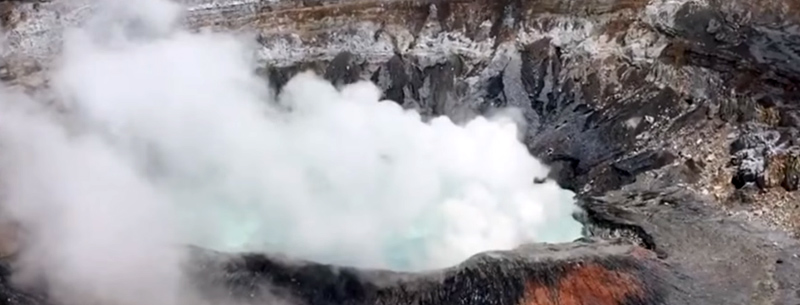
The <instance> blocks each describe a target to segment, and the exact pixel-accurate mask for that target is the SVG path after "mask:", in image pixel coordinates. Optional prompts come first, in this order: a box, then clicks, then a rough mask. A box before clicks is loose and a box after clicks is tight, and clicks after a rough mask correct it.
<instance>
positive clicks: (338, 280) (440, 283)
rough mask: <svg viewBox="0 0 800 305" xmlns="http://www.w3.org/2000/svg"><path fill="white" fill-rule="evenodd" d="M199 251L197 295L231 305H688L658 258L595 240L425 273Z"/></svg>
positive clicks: (490, 255) (525, 249) (490, 256)
mask: <svg viewBox="0 0 800 305" xmlns="http://www.w3.org/2000/svg"><path fill="white" fill-rule="evenodd" d="M196 251H197V252H195V256H194V260H192V266H191V268H192V269H194V270H195V272H196V273H195V274H196V276H195V277H194V278H196V279H198V282H197V285H198V287H200V288H201V289H202V291H203V292H204V294H206V295H207V296H208V298H209V299H215V298H216V299H215V300H218V302H220V303H225V304H230V302H231V301H232V300H233V302H236V303H237V304H238V303H241V304H263V303H264V302H265V300H283V301H287V302H290V303H291V304H498V305H517V304H519V305H550V304H597V305H605V304H608V305H612V304H613V305H617V304H631V305H633V304H683V303H682V302H684V301H686V300H687V296H686V291H685V289H688V288H687V287H685V286H684V285H685V284H686V283H680V282H679V281H677V279H676V277H675V275H674V274H671V273H670V271H669V269H668V268H667V267H666V266H665V265H664V264H663V263H662V262H660V261H658V260H657V259H656V257H655V255H654V254H653V253H652V252H650V251H647V250H645V249H643V248H640V247H637V246H631V245H625V244H619V243H608V242H595V241H591V240H590V241H583V242H576V243H573V244H565V245H549V246H548V245H541V244H539V245H524V246H521V247H519V248H517V249H514V250H511V251H496V252H486V253H481V254H478V255H475V256H473V257H471V258H470V259H468V260H466V261H465V262H463V263H461V264H459V265H458V266H455V267H452V268H448V269H444V270H440V271H432V272H426V273H397V272H390V271H374V270H357V269H353V268H346V267H336V266H329V265H321V264H315V263H310V262H302V263H298V262H296V261H291V260H289V261H287V260H286V259H284V258H275V257H270V256H267V255H263V254H244V255H231V254H222V253H215V252H209V251H207V250H202V249H196ZM676 287H680V289H676ZM220 296H222V297H220Z"/></svg>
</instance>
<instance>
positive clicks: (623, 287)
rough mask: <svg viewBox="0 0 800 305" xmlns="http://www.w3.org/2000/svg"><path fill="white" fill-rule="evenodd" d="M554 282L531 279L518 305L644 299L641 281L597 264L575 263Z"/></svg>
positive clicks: (608, 304)
mask: <svg viewBox="0 0 800 305" xmlns="http://www.w3.org/2000/svg"><path fill="white" fill-rule="evenodd" d="M572 268H573V269H572V270H570V271H568V272H567V273H566V274H565V275H564V276H563V277H562V278H561V279H559V280H558V281H557V283H556V285H555V286H554V287H553V286H548V285H544V284H542V283H541V282H538V281H531V282H529V283H528V287H527V290H526V294H525V299H524V300H523V301H522V302H521V305H583V304H593V305H618V304H619V305H621V304H630V303H629V301H630V300H637V299H644V298H645V297H644V291H643V289H642V285H641V283H640V282H639V281H638V280H637V279H636V278H635V276H633V275H632V274H628V273H625V272H621V271H615V270H611V269H608V268H606V267H604V266H602V265H599V264H594V263H592V264H585V265H582V264H576V265H575V266H573V267H572Z"/></svg>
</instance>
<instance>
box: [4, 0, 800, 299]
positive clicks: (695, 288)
mask: <svg viewBox="0 0 800 305" xmlns="http://www.w3.org/2000/svg"><path fill="white" fill-rule="evenodd" d="M184 2H185V3H187V4H188V5H189V7H190V8H189V10H188V14H187V16H186V19H185V23H186V25H187V26H190V27H193V28H200V27H210V28H214V29H219V30H236V31H243V32H249V33H252V34H253V37H254V39H255V40H257V41H258V42H259V43H261V45H262V46H263V48H262V50H261V51H260V52H259V56H260V59H262V60H263V66H262V67H259V68H258V72H259V73H261V74H262V75H264V77H265V78H266V79H268V80H269V83H270V84H271V85H272V86H274V87H275V89H276V90H280V87H281V86H282V85H283V84H285V82H286V81H287V80H288V79H289V77H291V76H292V75H293V74H295V73H297V72H298V71H302V70H307V69H312V70H316V71H317V72H318V73H320V74H322V75H324V76H325V77H326V78H328V79H330V80H331V81H333V82H334V83H337V84H345V83H351V82H354V81H356V80H358V79H371V80H373V81H374V82H376V83H377V84H378V85H380V86H381V88H383V89H384V95H385V97H386V98H388V99H391V100H394V101H396V102H397V103H399V104H401V105H403V106H404V107H407V108H413V109H417V110H418V111H420V112H421V113H423V114H425V115H427V116H433V115H448V116H450V117H451V118H453V119H454V120H456V121H461V120H465V119H468V118H470V117H472V116H475V115H479V114H486V113H491V112H492V111H494V110H496V109H498V108H502V107H506V106H512V107H516V108H517V109H519V110H520V111H521V113H522V115H523V117H524V118H525V119H526V121H527V129H526V137H525V142H526V144H527V145H528V147H529V148H530V150H531V152H532V153H534V154H535V155H536V156H538V157H540V158H542V159H543V160H545V161H546V162H547V163H548V164H550V165H551V166H552V168H553V174H552V177H550V178H552V179H555V180H556V181H558V182H559V184H560V185H562V186H563V187H565V188H569V189H572V190H574V191H576V192H578V193H579V199H580V203H581V205H582V206H583V207H584V208H585V209H586V213H585V214H584V215H581V219H582V220H583V221H584V222H585V224H586V233H587V235H592V236H595V237H603V238H615V237H622V238H623V239H625V240H627V241H628V243H631V244H635V245H638V246H641V247H643V248H646V249H649V250H652V251H655V252H656V253H657V254H658V256H659V257H660V259H659V260H660V261H661V262H662V263H664V264H666V265H665V266H667V268H668V270H669V272H668V273H674V274H679V275H680V276H679V279H680V280H679V281H677V282H669V283H672V284H674V285H676V286H669V285H667V286H664V287H667V288H665V289H667V290H670V291H673V292H675V293H676V294H680V295H681V298H684V297H685V299H681V300H680V301H676V300H675V299H669V298H668V299H664V301H663V302H662V301H658V300H655V299H652V300H648V302H644V303H642V302H639V303H624V301H619V300H617V301H616V302H617V303H612V302H610V301H609V302H607V304H662V303H663V304H798V303H800V287H798V285H800V272H798V271H800V259H799V258H798V257H797V255H796V254H795V253H798V242H797V241H796V240H795V239H794V238H792V237H791V236H790V233H794V231H796V230H797V228H798V227H800V222H798V221H797V220H798V219H800V208H798V200H797V197H796V195H797V194H796V193H795V192H796V190H797V189H798V187H800V149H798V148H797V147H798V142H797V141H798V138H797V135H798V132H799V131H798V128H800V113H799V112H798V110H800V108H799V107H798V106H797V105H795V103H794V102H795V100H796V99H797V97H798V94H799V93H800V90H798V87H797V85H796V84H798V81H800V55H798V54H800V45H799V44H800V31H798V29H800V20H799V19H800V17H798V16H800V15H798V12H800V4H798V3H795V2H796V1H794V0H782V1H745V0H732V1H716V0H707V1H689V0H670V1H667V0H650V1H645V0H592V1H588V0H586V1H584V0H541V1H522V0H504V1H488V0H459V1H456V0H416V1H412V0H362V1H357V0H324V1H233V0H228V1H212V0H194V1H189V0H184ZM3 5H4V6H3V9H2V10H0V12H3V13H2V15H3V16H4V17H3V18H0V19H1V20H3V22H2V23H3V25H4V26H5V27H7V29H8V30H9V34H8V37H7V41H8V43H9V45H10V47H9V48H7V49H6V50H5V52H4V54H3V60H4V63H5V67H4V68H3V69H2V70H0V72H2V73H0V76H2V78H3V79H7V80H8V81H9V82H10V83H13V84H16V85H19V86H21V87H23V88H28V89H36V88H41V87H46V85H47V84H46V80H45V79H42V77H41V75H40V74H39V73H38V71H40V70H42V69H46V67H47V66H48V65H49V63H50V60H51V59H52V57H53V55H54V54H56V53H57V52H58V51H59V44H58V42H59V41H60V37H59V33H60V29H62V28H63V27H64V26H67V25H74V24H78V23H80V22H81V20H83V18H85V16H86V14H87V12H88V11H90V10H91V6H88V5H86V3H85V2H82V1H51V2H45V3H34V2H21V3H12V2H6V3H4V4H3ZM563 247H564V249H562V252H564V253H567V254H564V255H566V256H567V257H571V255H572V254H570V253H573V252H575V251H576V250H575V249H572V248H570V247H571V246H567V245H565V246H563ZM575 247H577V248H581V249H584V250H581V251H589V250H586V249H587V248H585V247H583V246H575ZM589 248H592V247H591V246H590V247H589ZM592 249H594V248H592ZM591 251H596V252H593V253H595V254H594V255H597V257H600V259H602V257H605V256H608V255H609V254H607V253H605V254H603V252H602V251H601V250H599V249H594V250H591ZM609 257H613V255H610V256H609ZM236 260H240V263H237V264H232V265H229V266H228V267H226V268H228V269H230V268H234V269H235V270H229V271H230V272H232V273H237V272H239V271H236V270H244V271H241V272H244V273H247V274H249V276H253V277H261V276H263V277H270V276H276V275H274V274H275V273H274V272H275V271H271V270H275V269H274V268H277V267H274V266H273V267H270V268H271V269H252V268H254V267H252V265H248V264H255V263H254V262H253V261H261V263H258V264H261V265H264V264H266V263H265V262H270V261H271V260H269V259H267V258H264V257H259V256H252V255H251V256H243V257H240V258H237V259H236ZM241 260H243V261H244V263H241ZM242 264H244V265H242ZM465 264H469V262H467V263H465ZM503 264H506V263H505V262H499V261H496V262H493V263H492V264H486V265H480V266H481V267H478V268H477V270H480V272H479V271H475V272H477V273H467V274H463V275H459V276H458V277H457V278H458V279H459V280H460V281H466V282H469V281H472V280H473V279H474V281H476V283H477V282H479V281H482V280H486V279H491V281H493V282H497V283H505V282H503V281H506V280H508V281H511V280H512V279H513V280H514V281H516V283H521V282H523V281H522V280H520V278H519V275H518V274H516V273H514V274H516V275H514V274H509V273H503V272H500V271H495V269H492V268H496V266H502V265H503ZM553 264H556V265H557V264H558V263H557V262H556V263H553ZM231 266H233V267H231ZM311 266H316V265H313V264H311ZM491 266H495V267H491ZM603 266H606V267H608V266H609V265H603ZM237 268H238V269H237ZM326 268H329V267H326ZM482 268H486V269H482ZM508 268H511V267H508ZM542 268H545V269H546V268H549V267H548V266H544V267H542ZM608 268H610V267H608ZM636 268H639V267H636ZM636 268H634V269H636ZM312 269H314V268H312ZM467 269H469V268H467ZM512 269H513V268H512ZM523 269H524V268H523ZM314 270H316V269H314ZM464 270H466V269H464ZM470 270H471V269H470ZM637 270H639V269H637ZM280 272H284V271H280ZM298 272H300V271H298ZM305 272H310V273H315V272H317V271H313V272H312V271H303V272H300V273H302V274H310V273H305ZM320 272H327V271H320ZM353 272H356V271H353ZM447 272H456V273H457V271H445V273H447ZM493 272H500V273H499V274H503V275H504V276H498V275H497V274H495V273H493ZM559 272H561V271H559ZM270 274H272V275H270ZM545 274H550V273H548V272H545ZM558 274H561V273H558ZM505 275H508V277H506V276H505ZM298 276H300V275H298ZM541 276H542V277H541V278H547V277H550V278H553V277H554V278H560V277H561V275H558V276H556V275H541ZM333 279H334V280H330V279H329V280H327V281H328V282H325V283H321V284H319V285H323V286H325V285H333V284H332V283H333V282H336V283H340V284H341V285H342V286H335V285H334V286H330V287H339V288H335V289H334V288H331V289H333V290H332V291H333V292H331V294H330V295H328V296H325V297H319V296H314V295H309V294H307V293H306V292H305V291H307V290H304V289H308V288H303V287H322V286H314V285H317V284H313V285H312V284H303V285H311V286H303V285H301V284H297V285H300V286H292V285H295V284H287V283H286V282H283V284H280V285H283V286H282V287H294V288H287V289H289V290H290V291H292V289H296V290H295V292H294V297H297V298H301V299H304V300H306V301H307V302H308V303H310V304H321V303H325V304H327V303H332V304H333V303H336V304H355V303H369V302H372V301H375V300H380V301H384V300H387V299H381V298H380V297H377V296H375V295H372V296H370V298H368V299H364V298H361V299H358V298H356V299H352V300H351V299H348V298H346V297H342V296H349V295H351V294H341V291H342V290H344V291H350V290H349V289H355V290H354V291H360V289H365V288H363V287H364V286H363V285H362V284H363V283H360V282H359V284H357V285H355V286H351V285H349V284H348V283H349V282H348V281H349V280H348V279H346V278H343V275H341V273H340V274H339V275H337V276H335V277H333ZM479 279H480V280H479ZM271 281H273V284H275V283H274V281H277V280H276V279H274V278H273V279H272V280H271ZM331 281H332V282H331ZM340 281H341V282H340ZM491 281H490V282H491ZM422 282H424V281H422ZM649 283H650V282H647V283H645V284H644V285H645V286H647V287H648V288H647V289H654V290H653V291H660V290H659V289H661V288H657V287H662V286H658V285H657V286H652V287H653V288H650V287H651V286H649V285H650V284H649ZM676 283H677V284H676ZM242 285H244V286H247V285H249V284H247V283H244V284H242ZM280 285H279V286H280ZM426 285H428V284H426ZM429 285H431V286H430V287H436V288H435V289H434V288H431V289H433V290H431V291H444V290H436V289H445V288H442V287H441V286H436V285H434V284H429ZM498 285H500V286H498V287H506V288H507V287H511V286H504V285H506V284H498ZM423 286H425V285H423ZM298 287H299V288H298ZM325 287H329V286H325ZM354 287H355V288H354ZM425 287H428V286H425ZM455 287H461V286H454V288H452V289H456V290H457V291H449V292H447V293H450V294H447V293H445V294H444V295H446V296H447V297H442V298H439V297H433V296H431V297H428V296H425V297H423V296H419V295H414V296H411V297H409V298H410V299H414V300H417V301H419V302H420V303H437V304H438V303H441V302H446V301H452V299H447V298H449V297H453V296H460V297H462V298H463V299H461V300H459V301H458V303H461V304H468V303H469V304H472V303H492V304H500V303H502V304H506V303H507V301H496V302H495V299H492V300H482V299H468V297H473V295H458V293H464V294H466V293H467V291H460V290H458V289H459V288H455ZM464 287H479V286H464ZM515 287H516V286H515ZM687 287H689V288H691V289H689V288H687ZM423 288H424V287H423ZM684 288H685V289H684ZM370 289H373V288H370ZM403 289H405V288H403ZM465 289H472V288H465ZM475 289H477V288H475ZM423 290H424V289H423ZM423 290H413V289H412V290H402V291H405V292H404V293H410V294H414V293H423V292H420V291H423ZM445 290H446V289H445ZM322 291H329V290H325V289H323V290H322ZM369 291H374V290H369ZM508 291H509V293H517V295H515V297H517V299H514V300H516V301H515V302H523V301H520V300H522V299H519V298H518V297H519V295H518V293H519V289H517V290H513V289H511V290H508ZM347 293H352V291H350V292H347ZM425 293H430V294H431V295H437V294H436V293H435V292H425ZM443 293H444V292H443ZM486 295H491V296H493V297H497V296H498V295H497V294H496V292H494V294H493V293H489V292H487V294H486ZM504 297H508V296H504ZM402 299H403V300H406V299H404V298H402ZM509 300H510V299H509ZM526 300H527V299H526ZM651 301H652V302H651ZM376 302H377V301H376ZM392 302H395V300H391V301H387V303H392ZM509 302H510V301H509ZM524 302H527V303H526V304H530V305H533V304H540V305H542V304H551V303H547V302H543V301H524ZM20 304H22V303H20ZM562 304H598V303H580V302H578V301H574V302H572V303H570V302H568V301H564V302H562ZM602 304H606V303H602Z"/></svg>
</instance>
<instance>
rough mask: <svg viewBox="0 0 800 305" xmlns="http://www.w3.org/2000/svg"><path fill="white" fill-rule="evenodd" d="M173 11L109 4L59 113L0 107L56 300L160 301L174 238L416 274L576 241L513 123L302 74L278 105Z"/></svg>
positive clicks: (77, 62) (20, 200) (34, 255)
mask: <svg viewBox="0 0 800 305" xmlns="http://www.w3.org/2000/svg"><path fill="white" fill-rule="evenodd" d="M179 11H180V10H179V9H178V8H176V6H174V5H173V4H171V3H167V2H164V1H161V0H147V1H113V2H110V1H109V2H108V3H106V7H105V10H102V11H101V12H102V14H100V15H98V17H97V18H95V19H93V20H92V22H90V23H88V25H87V26H86V27H85V28H82V29H76V30H73V31H71V32H69V33H67V35H66V42H65V51H64V54H63V56H62V58H61V61H60V63H61V64H60V65H59V66H58V67H57V69H54V70H53V72H52V74H51V78H52V83H53V86H54V89H53V90H54V91H55V93H56V95H57V96H58V97H59V100H60V101H61V102H63V103H65V104H66V106H67V108H68V109H69V114H68V115H65V116H59V115H57V114H55V113H53V112H52V111H50V110H48V109H43V108H38V106H37V105H38V104H37V103H36V102H35V101H33V100H30V99H29V98H27V97H24V96H19V95H14V94H12V93H9V92H7V90H4V91H5V92H3V93H2V95H0V106H1V107H2V109H0V157H2V159H0V161H2V168H0V177H2V183H3V190H4V198H3V200H4V207H5V208H6V209H7V210H8V212H10V213H11V214H12V215H14V216H15V217H16V218H17V219H18V220H19V221H20V222H22V223H23V225H24V226H26V228H28V229H29V230H30V240H29V241H28V246H29V249H28V250H27V251H26V255H25V256H24V257H23V259H24V262H26V263H25V265H26V266H27V267H28V268H31V266H36V268H38V269H41V270H45V272H44V274H45V277H46V278H47V280H48V282H49V283H50V284H51V288H52V289H53V290H54V292H53V293H54V295H55V296H61V297H62V298H63V299H69V298H76V297H85V296H86V295H89V296H92V297H96V298H101V299H111V300H113V302H114V303H116V304H123V305H124V304H126V303H130V304H174V303H175V302H176V301H175V299H174V298H175V294H174V292H175V291H176V290H177V288H176V286H175V283H177V282H178V277H179V274H180V273H179V272H178V265H179V264H178V263H179V262H180V259H181V257H180V253H179V252H178V251H177V248H178V247H174V245H177V244H185V243H191V244H197V245H200V246H205V247H209V248H214V249H219V250H226V251H268V252H282V253H286V254H289V255H292V256H296V257H300V258H305V259H312V260H317V261H321V262H327V263H337V264H347V265H355V266H361V267H379V268H391V269H402V270H423V269H430V268H439V267H445V266H450V265H453V264H457V263H459V262H460V261H462V260H464V259H466V258H467V257H469V256H471V255H472V254H475V253H477V252H481V251H485V250H492V249H508V248H513V247H515V246H517V245H518V244H520V243H524V242H531V241H544V242H561V241H570V240H573V239H575V238H577V237H579V236H580V228H581V227H580V224H579V223H577V222H576V221H574V220H573V219H572V217H571V214H572V213H573V212H574V211H575V209H576V208H575V205H574V203H573V198H572V196H573V194H572V193H571V192H569V191H566V190H562V189H560V188H558V187H557V186H556V185H555V184H554V183H552V182H548V183H544V184H533V182H532V181H533V179H534V177H543V176H545V175H546V174H547V171H548V169H547V168H546V167H545V166H543V165H542V164H541V163H540V162H539V161H537V160H536V159H534V158H533V157H532V156H531V155H530V154H529V153H528V151H527V150H526V148H525V146H524V145H523V144H522V143H520V141H519V140H518V138H517V133H518V131H517V125H515V124H514V122H513V121H512V120H511V119H504V118H502V117H498V118H493V119H487V118H483V117H479V118H476V119H474V120H472V121H470V122H468V123H466V124H463V125H456V124H454V123H453V122H451V121H450V120H449V119H447V118H445V117H441V118H434V119H432V120H430V121H429V122H423V120H422V119H421V118H420V116H419V115H418V114H417V113H415V112H413V111H406V110H403V109H402V108H401V107H400V106H398V105H397V104H396V103H394V102H391V101H379V99H380V96H381V93H380V91H379V89H378V88H377V87H376V86H375V85H373V84H372V83H369V82H360V83H356V84H353V85H349V86H345V87H343V88H339V89H337V88H335V87H333V86H332V85H331V84H330V83H328V82H326V81H324V80H322V79H320V78H319V77H317V76H315V75H313V74H310V73H304V74H300V75H298V76H296V77H295V78H293V79H292V80H291V81H290V82H289V83H288V84H287V85H286V87H285V88H284V89H283V91H282V93H281V95H280V96H278V97H275V96H273V93H272V92H270V91H269V89H268V86H267V84H266V83H265V81H264V80H263V79H261V78H259V77H257V76H256V75H255V74H254V73H253V70H254V67H255V65H256V62H255V60H254V57H253V54H254V52H253V51H254V50H253V48H252V46H251V45H250V44H248V43H245V42H244V40H242V39H240V38H239V37H236V36H233V35H226V34H213V33H190V32H188V31H182V30H179V29H176V28H175V27H174V26H173V25H174V24H175V23H176V22H175V20H177V17H178V16H177V14H178V12H179ZM155 283H158V285H156V284H155ZM123 284H124V285H123ZM59 289H60V290H59Z"/></svg>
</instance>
